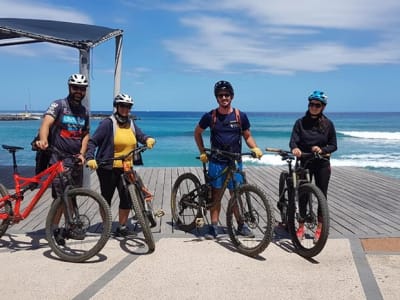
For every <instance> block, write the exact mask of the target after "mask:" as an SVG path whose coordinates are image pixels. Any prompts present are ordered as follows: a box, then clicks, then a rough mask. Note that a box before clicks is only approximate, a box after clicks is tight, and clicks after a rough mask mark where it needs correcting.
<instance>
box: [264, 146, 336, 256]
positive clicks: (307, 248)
mask: <svg viewBox="0 0 400 300" xmlns="http://www.w3.org/2000/svg"><path fill="white" fill-rule="evenodd" d="M265 150H266V151H268V152H275V153H278V154H279V155H280V156H281V157H282V160H285V161H286V162H287V164H288V170H287V171H282V172H281V174H280V177H279V201H278V209H279V211H280V214H281V220H282V225H283V226H284V227H285V228H286V229H287V230H288V232H289V233H290V235H291V239H292V242H293V244H294V246H295V247H296V250H297V252H298V253H299V254H300V255H301V256H303V257H307V258H310V257H313V256H316V255H317V254H319V253H320V252H321V251H322V249H323V248H324V246H325V244H326V241H327V239H328V235H329V209H328V203H327V201H326V198H325V195H324V194H323V193H322V191H321V190H320V189H319V188H318V187H317V186H316V185H315V184H313V183H312V182H311V178H310V173H309V170H308V169H307V166H308V165H309V164H310V163H311V162H312V161H314V160H316V159H318V160H321V159H322V160H326V159H327V158H326V157H327V156H322V155H320V154H317V153H303V154H302V159H303V160H305V163H304V164H303V165H301V164H300V160H299V159H295V156H294V155H293V154H292V153H291V152H290V151H285V150H281V149H275V148H266V149H265ZM293 160H295V161H296V162H295V164H294V167H293V166H292V161H293ZM299 223H303V224H304V236H303V237H298V236H297V234H296V232H297V229H298V228H299ZM318 223H320V225H322V227H321V228H320V229H318V230H320V236H319V238H318V240H316V239H315V234H316V231H317V228H318Z"/></svg>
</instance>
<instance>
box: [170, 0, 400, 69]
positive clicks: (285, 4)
mask: <svg viewBox="0 0 400 300" xmlns="http://www.w3.org/2000/svg"><path fill="white" fill-rule="evenodd" d="M178 8H180V10H179V9H178ZM173 9H174V10H175V11H179V14H181V18H180V22H181V25H182V26H183V27H185V30H186V31H187V30H189V31H190V34H188V36H181V37H175V38H171V39H168V40H165V41H164V44H165V46H166V48H167V50H169V51H170V52H172V53H174V54H175V56H176V57H177V59H178V60H180V61H182V62H183V63H185V64H187V65H188V66H191V67H192V68H193V69H194V70H212V71H229V72H231V71H234V70H241V71H242V72H243V71H244V72H245V71H251V72H254V70H259V71H260V72H270V73H295V72H298V71H313V72H323V71H330V70H335V69H337V68H339V67H340V66H343V65H355V64H359V65H360V64H383V63H396V64H399V63H400V54H399V52H398V51H395V50H396V49H399V47H400V39H399V38H398V36H399V34H398V33H399V30H398V28H399V25H400V19H399V18H398V15H399V13H400V2H399V1H394V0H388V1H385V2H377V1H374V0H353V1H347V0H346V1H345V0H338V1H334V2H327V1H319V0H298V1H272V0H271V1H268V0H267V1H266V0H260V1H257V0H253V1H251V0H250V1H249V0H229V1H218V2H214V1H204V0H202V1H185V3H184V4H182V6H179V5H177V4H175V5H174V6H173ZM182 11H183V12H182Z"/></svg>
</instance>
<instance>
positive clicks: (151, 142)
mask: <svg viewBox="0 0 400 300" xmlns="http://www.w3.org/2000/svg"><path fill="white" fill-rule="evenodd" d="M155 143H156V140H155V139H153V138H148V139H147V140H146V146H147V148H149V149H152V148H153V146H154V144H155Z"/></svg>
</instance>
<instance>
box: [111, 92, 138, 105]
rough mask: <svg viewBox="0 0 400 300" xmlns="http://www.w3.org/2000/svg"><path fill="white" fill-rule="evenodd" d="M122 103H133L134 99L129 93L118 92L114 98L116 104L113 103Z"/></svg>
mask: <svg viewBox="0 0 400 300" xmlns="http://www.w3.org/2000/svg"><path fill="white" fill-rule="evenodd" d="M120 103H124V104H130V105H133V99H132V97H131V96H129V95H128V94H118V95H117V96H115V98H114V104H113V105H114V106H117V105H118V104H120Z"/></svg>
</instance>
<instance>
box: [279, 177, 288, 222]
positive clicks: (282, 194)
mask: <svg viewBox="0 0 400 300" xmlns="http://www.w3.org/2000/svg"><path fill="white" fill-rule="evenodd" d="M288 176H289V173H288V172H287V171H283V172H282V173H281V174H280V176H279V200H278V209H279V212H280V215H281V222H282V225H283V226H285V227H287V223H288V216H287V210H288V199H289V195H288V193H289V190H288V187H287V180H288Z"/></svg>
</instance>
